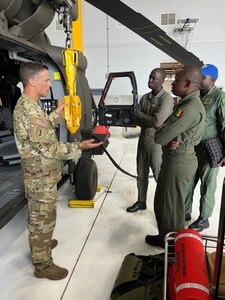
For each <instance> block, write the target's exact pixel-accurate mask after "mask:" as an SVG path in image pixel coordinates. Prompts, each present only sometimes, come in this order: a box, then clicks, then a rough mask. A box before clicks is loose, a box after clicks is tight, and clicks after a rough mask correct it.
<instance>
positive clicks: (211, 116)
mask: <svg viewBox="0 0 225 300" xmlns="http://www.w3.org/2000/svg"><path fill="white" fill-rule="evenodd" d="M201 72H202V83H201V87H200V98H201V100H202V103H203V105H204V107H205V111H206V122H205V131H204V134H203V136H202V142H204V141H206V140H210V139H213V138H217V137H220V138H222V139H223V141H224V143H225V93H224V92H223V91H221V90H220V89H218V88H217V87H216V86H215V81H216V79H217V78H218V69H217V68H216V67H215V66H214V65H211V64H207V65H205V66H204V67H202V68H201ZM202 142H201V143H200V144H199V145H197V146H196V147H195V151H196V154H197V158H198V169H197V172H196V176H195V180H194V182H193V184H192V186H191V187H190V193H189V195H188V198H187V200H186V214H185V216H186V220H190V219H191V209H192V202H193V194H194V188H195V186H196V184H197V182H198V180H199V179H200V181H201V186H200V195H201V197H200V208H199V211H200V214H199V217H198V219H197V220H196V221H195V222H193V223H192V224H191V225H189V228H191V229H194V230H196V231H198V232H201V231H202V230H204V229H206V228H208V227H209V220H208V218H210V217H211V215H212V212H213V208H214V205H215V192H216V181H217V175H218V172H219V166H221V167H223V166H225V153H224V158H223V159H222V160H221V161H220V162H219V165H218V167H215V168H211V167H210V165H209V162H208V158H207V154H206V152H205V150H204V148H203V145H202Z"/></svg>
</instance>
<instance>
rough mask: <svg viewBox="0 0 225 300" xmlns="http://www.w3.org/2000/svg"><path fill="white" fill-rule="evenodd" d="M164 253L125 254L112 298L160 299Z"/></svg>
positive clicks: (132, 299)
mask: <svg viewBox="0 0 225 300" xmlns="http://www.w3.org/2000/svg"><path fill="white" fill-rule="evenodd" d="M163 276H164V254H159V255H154V256H142V255H135V254H134V253H131V254H128V255H126V256H125V258H124V261H123V263H122V266H121V268H120V271H119V273H118V275H117V279H116V281H115V284H114V286H113V290H112V293H111V299H112V300H162V299H163V284H164V279H163Z"/></svg>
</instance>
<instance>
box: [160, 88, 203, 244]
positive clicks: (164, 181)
mask: <svg viewBox="0 0 225 300" xmlns="http://www.w3.org/2000/svg"><path fill="white" fill-rule="evenodd" d="M204 127H205V109H204V106H203V105H202V102H201V100H200V99H199V92H198V91H196V92H193V93H191V94H189V95H187V96H186V97H184V98H183V99H181V100H180V102H179V103H178V105H177V106H176V108H175V110H174V112H173V114H172V115H171V116H170V117H169V118H168V119H167V120H166V122H165V123H164V125H163V126H162V128H160V129H158V130H157V131H156V133H155V141H156V143H159V144H161V145H163V156H162V165H161V171H160V174H159V179H158V183H157V187H156V192H155V198H154V210H155V215H156V220H157V224H158V229H159V235H160V238H162V239H163V238H164V237H165V235H166V234H167V233H168V232H170V231H178V230H181V229H183V228H184V225H185V218H184V215H185V212H184V204H185V199H186V193H187V188H188V184H189V182H190V180H192V178H193V176H194V174H195V172H196V169H197V158H196V155H195V150H194V146H195V145H197V144H198V143H199V142H200V141H201V137H202V134H203V132H204ZM171 140H176V141H178V142H179V146H178V148H177V149H176V150H171V149H169V147H168V146H167V144H168V143H169V142H170V141H171Z"/></svg>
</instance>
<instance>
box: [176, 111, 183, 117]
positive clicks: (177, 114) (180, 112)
mask: <svg viewBox="0 0 225 300" xmlns="http://www.w3.org/2000/svg"><path fill="white" fill-rule="evenodd" d="M183 114H184V110H180V109H178V110H177V111H176V112H175V116H176V117H177V118H181V117H182V116H183Z"/></svg>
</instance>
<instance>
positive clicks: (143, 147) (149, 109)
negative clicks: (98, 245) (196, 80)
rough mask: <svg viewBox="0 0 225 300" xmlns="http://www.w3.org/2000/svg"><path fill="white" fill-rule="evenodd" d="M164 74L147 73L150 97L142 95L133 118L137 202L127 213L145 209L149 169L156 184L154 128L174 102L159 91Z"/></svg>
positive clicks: (158, 156) (158, 155) (157, 163)
mask: <svg viewBox="0 0 225 300" xmlns="http://www.w3.org/2000/svg"><path fill="white" fill-rule="evenodd" d="M165 78H166V72H165V70H164V69H162V68H156V69H154V70H152V71H151V73H150V75H149V79H148V87H149V88H150V89H151V92H150V93H147V94H145V95H143V97H142V98H141V100H140V102H139V112H138V114H137V116H136V120H135V121H136V125H138V126H140V127H141V133H140V137H139V140H138V149H137V174H138V178H137V188H138V200H137V201H136V202H135V203H134V204H133V205H132V206H130V207H128V208H127V212H131V213H133V212H136V211H138V210H145V209H146V200H147V191H148V177H149V168H151V169H152V173H153V176H154V179H155V181H156V182H157V180H158V176H159V171H160V166H161V162H162V147H161V145H159V144H156V143H155V141H154V135H155V132H156V130H157V128H158V127H160V126H162V124H163V122H164V121H165V120H166V119H167V118H168V117H169V116H170V115H171V114H172V112H173V106H174V100H173V98H172V97H171V95H170V94H169V93H168V92H166V91H165V90H164V88H163V83H164V81H165Z"/></svg>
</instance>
